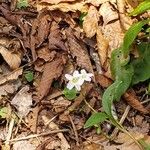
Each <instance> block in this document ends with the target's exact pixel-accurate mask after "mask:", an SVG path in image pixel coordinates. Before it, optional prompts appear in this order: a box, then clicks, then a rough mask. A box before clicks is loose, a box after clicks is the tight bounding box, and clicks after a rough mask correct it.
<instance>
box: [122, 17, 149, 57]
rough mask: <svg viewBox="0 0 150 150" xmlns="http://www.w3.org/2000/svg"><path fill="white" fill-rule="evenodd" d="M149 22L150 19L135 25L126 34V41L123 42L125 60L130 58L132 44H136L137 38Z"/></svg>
mask: <svg viewBox="0 0 150 150" xmlns="http://www.w3.org/2000/svg"><path fill="white" fill-rule="evenodd" d="M149 21H150V19H147V20H143V21H140V22H137V23H135V24H133V25H132V26H131V27H130V28H129V29H128V31H127V32H126V34H125V36H124V40H123V45H122V47H121V48H122V52H123V55H124V57H125V58H127V57H128V55H129V52H130V47H131V45H132V43H133V42H134V40H135V38H136V37H137V35H138V33H139V32H140V31H141V30H142V27H143V26H144V25H145V24H147V23H148V22H149Z"/></svg>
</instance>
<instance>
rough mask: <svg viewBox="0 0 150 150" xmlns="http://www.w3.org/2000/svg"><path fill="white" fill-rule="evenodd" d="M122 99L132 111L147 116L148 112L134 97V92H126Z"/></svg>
mask: <svg viewBox="0 0 150 150" xmlns="http://www.w3.org/2000/svg"><path fill="white" fill-rule="evenodd" d="M123 97H124V99H125V100H126V101H127V103H128V104H129V105H130V106H132V107H133V108H134V109H136V110H138V111H140V112H142V113H144V114H148V113H149V112H148V110H147V109H145V108H144V106H143V105H142V104H141V103H140V101H139V99H138V97H137V96H136V94H135V92H134V91H133V90H128V91H127V92H126V93H125V94H124V95H123Z"/></svg>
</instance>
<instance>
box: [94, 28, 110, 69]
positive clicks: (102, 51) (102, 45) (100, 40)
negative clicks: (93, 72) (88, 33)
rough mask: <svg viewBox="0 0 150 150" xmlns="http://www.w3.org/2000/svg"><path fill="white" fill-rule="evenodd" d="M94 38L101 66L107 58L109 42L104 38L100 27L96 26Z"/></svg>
mask: <svg viewBox="0 0 150 150" xmlns="http://www.w3.org/2000/svg"><path fill="white" fill-rule="evenodd" d="M96 40H97V48H98V55H99V57H100V62H101V65H102V67H104V64H105V62H106V60H107V55H108V48H109V42H108V40H107V39H105V38H104V36H103V34H102V31H101V29H100V27H98V28H97V34H96Z"/></svg>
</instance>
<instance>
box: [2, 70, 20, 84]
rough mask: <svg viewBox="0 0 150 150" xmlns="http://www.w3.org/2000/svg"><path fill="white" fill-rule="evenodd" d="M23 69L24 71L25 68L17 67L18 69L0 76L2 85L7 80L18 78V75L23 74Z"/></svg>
mask: <svg viewBox="0 0 150 150" xmlns="http://www.w3.org/2000/svg"><path fill="white" fill-rule="evenodd" d="M22 71H23V69H22V68H20V69H17V70H15V71H13V72H10V73H8V74H6V75H4V76H2V77H0V85H1V84H4V83H5V82H7V81H12V80H16V79H18V77H19V76H20V75H22Z"/></svg>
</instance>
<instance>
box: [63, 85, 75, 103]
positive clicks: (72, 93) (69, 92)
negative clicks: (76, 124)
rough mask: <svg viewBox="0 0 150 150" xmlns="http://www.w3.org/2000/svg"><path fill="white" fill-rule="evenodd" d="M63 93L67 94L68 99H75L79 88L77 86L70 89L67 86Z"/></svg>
mask: <svg viewBox="0 0 150 150" xmlns="http://www.w3.org/2000/svg"><path fill="white" fill-rule="evenodd" d="M63 94H64V95H65V97H66V98H67V99H68V100H73V99H75V98H76V95H77V90H76V89H75V88H73V89H71V90H69V89H67V88H65V89H64V90H63Z"/></svg>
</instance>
